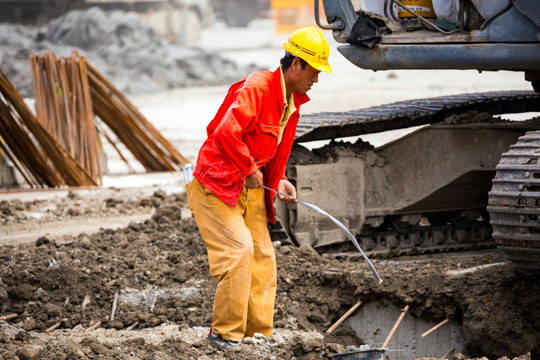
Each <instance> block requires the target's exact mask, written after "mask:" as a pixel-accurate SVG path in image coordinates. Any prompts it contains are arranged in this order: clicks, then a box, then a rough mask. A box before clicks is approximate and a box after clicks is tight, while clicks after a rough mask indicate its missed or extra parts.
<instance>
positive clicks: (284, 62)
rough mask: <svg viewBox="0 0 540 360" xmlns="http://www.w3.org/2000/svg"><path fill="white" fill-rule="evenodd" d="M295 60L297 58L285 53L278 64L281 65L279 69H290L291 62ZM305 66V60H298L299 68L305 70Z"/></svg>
mask: <svg viewBox="0 0 540 360" xmlns="http://www.w3.org/2000/svg"><path fill="white" fill-rule="evenodd" d="M295 58H297V56H294V55H293V54H291V53H290V52H288V51H285V55H284V56H283V57H282V58H281V60H279V63H280V64H281V68H282V69H283V71H285V70H287V69H288V68H290V67H291V65H292V62H293V60H294V59H295ZM298 59H300V58H298ZM306 65H307V62H306V60H304V59H300V66H301V67H302V69H305V68H306Z"/></svg>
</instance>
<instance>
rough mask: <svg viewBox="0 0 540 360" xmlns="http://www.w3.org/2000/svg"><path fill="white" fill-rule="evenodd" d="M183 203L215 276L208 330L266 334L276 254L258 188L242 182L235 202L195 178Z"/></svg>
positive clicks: (237, 337) (235, 336)
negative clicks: (202, 243)
mask: <svg viewBox="0 0 540 360" xmlns="http://www.w3.org/2000/svg"><path fill="white" fill-rule="evenodd" d="M186 190H187V196H188V200H189V207H190V209H191V211H192V212H193V214H194V215H195V221H196V222H197V226H198V227H199V230H200V232H201V235H202V238H203V240H204V242H205V244H206V248H207V252H208V262H209V265H210V275H212V276H213V277H214V278H215V279H216V281H217V289H216V294H215V298H214V310H213V317H212V329H213V330H212V332H213V333H214V334H219V335H221V336H222V337H223V338H224V339H225V340H231V341H241V340H242V339H243V338H244V337H252V336H253V335H254V334H255V333H261V334H263V335H265V336H271V335H272V325H273V316H274V302H275V297H276V286H277V285H276V284H277V280H276V278H277V270H276V257H275V253H274V248H273V246H272V241H271V240H270V235H269V234H268V228H267V226H266V210H265V203H264V189H263V188H260V189H247V188H246V187H244V188H243V190H242V193H241V195H240V199H239V200H238V203H237V205H236V207H230V206H229V205H227V204H225V203H224V202H223V201H221V200H220V199H218V198H217V197H216V196H215V195H214V194H212V193H211V192H210V191H209V190H208V189H206V188H205V187H204V186H203V185H201V184H200V183H199V182H198V181H197V179H194V180H193V181H192V182H190V183H189V184H187V186H186Z"/></svg>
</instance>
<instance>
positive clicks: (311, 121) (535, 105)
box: [295, 91, 540, 143]
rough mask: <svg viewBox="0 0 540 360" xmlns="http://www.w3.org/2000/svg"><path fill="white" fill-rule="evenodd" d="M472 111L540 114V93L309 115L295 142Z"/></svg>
mask: <svg viewBox="0 0 540 360" xmlns="http://www.w3.org/2000/svg"><path fill="white" fill-rule="evenodd" d="M469 110H475V111H478V112H487V113H489V114H492V115H495V114H503V113H513V112H516V113H518V112H526V111H540V94H537V93H535V92H532V91H505V92H484V93H475V94H461V95H451V96H441V97H435V98H428V99H415V100H407V101H400V102H396V103H392V104H386V105H380V106H373V107H369V108H366V109H360V110H353V111H348V112H323V113H316V114H307V115H302V117H301V118H300V120H299V122H298V127H297V129H296V140H295V141H296V142H297V143H301V142H308V141H314V140H330V139H337V138H341V137H348V136H357V135H363V134H370V133H376V132H381V131H387V130H395V129H403V128H408V127H411V126H418V125H427V124H434V123H438V122H441V121H443V120H444V119H445V118H447V117H448V116H450V115H454V114H459V113H464V112H467V111H469Z"/></svg>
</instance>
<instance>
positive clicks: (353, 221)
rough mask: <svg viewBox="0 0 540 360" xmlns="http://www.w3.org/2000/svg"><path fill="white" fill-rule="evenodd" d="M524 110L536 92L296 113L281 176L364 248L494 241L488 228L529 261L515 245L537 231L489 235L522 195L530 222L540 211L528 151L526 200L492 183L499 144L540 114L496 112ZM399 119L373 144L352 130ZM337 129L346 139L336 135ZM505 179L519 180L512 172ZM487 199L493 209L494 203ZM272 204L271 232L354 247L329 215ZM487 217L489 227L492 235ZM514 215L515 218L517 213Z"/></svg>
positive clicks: (536, 124)
mask: <svg viewBox="0 0 540 360" xmlns="http://www.w3.org/2000/svg"><path fill="white" fill-rule="evenodd" d="M532 111H540V94H536V93H534V92H495V93H493V92H490V93H478V94H464V95H454V96H443V97H438V98H429V99H416V100H412V101H403V102H398V103H393V104H388V105H382V106H375V107H371V108H366V109H360V110H355V111H350V112H342V113H318V114H311V115H303V116H302V118H301V119H300V122H299V125H298V129H297V137H296V144H295V146H294V148H293V151H292V153H291V157H290V159H289V163H288V165H287V177H288V178H289V180H290V181H291V182H292V183H293V184H294V185H295V186H296V189H297V194H298V198H299V199H302V200H304V201H307V202H310V203H313V204H316V205H317V206H319V207H321V208H323V209H324V210H325V211H328V212H329V213H330V214H332V215H333V216H334V217H336V218H337V219H339V220H340V221H341V222H342V223H343V224H344V225H345V226H347V227H348V228H349V229H350V230H351V231H352V232H353V233H355V234H356V237H357V239H358V241H359V243H360V245H361V246H362V248H363V250H364V251H365V252H366V253H367V254H368V255H370V256H375V257H390V256H396V255H402V254H417V253H429V252H443V251H452V250H464V249H481V248H492V247H495V246H496V243H495V241H494V240H493V238H495V239H497V242H498V243H500V244H505V246H506V247H507V248H508V251H513V254H515V252H516V251H518V250H516V248H521V253H520V255H515V256H520V257H521V258H525V259H524V262H527V261H529V263H528V264H527V265H526V266H527V267H528V268H531V267H533V268H534V267H535V266H536V267H537V266H538V264H537V261H536V263H535V261H533V260H530V259H529V253H528V252H527V251H523V249H524V248H528V247H529V245H532V246H537V241H538V240H531V242H532V243H531V244H525V243H526V242H527V241H529V239H532V238H534V237H535V236H536V237H538V234H536V235H530V236H528V237H527V236H524V239H522V240H521V242H519V244H516V243H515V242H508V241H506V240H505V239H504V235H502V234H501V235H500V236H499V235H497V234H498V233H497V231H499V232H501V233H503V232H504V230H497V229H498V228H499V227H502V226H504V227H505V229H507V228H508V227H511V226H514V227H515V226H516V225H513V224H509V222H510V221H511V220H509V217H512V216H514V215H513V213H512V211H511V210H509V209H508V208H512V207H515V206H525V205H524V204H527V205H528V206H529V208H528V209H529V210H528V211H529V217H528V219H532V220H530V222H534V221H536V225H531V228H532V229H533V230H536V229H537V228H538V221H537V218H536V217H537V216H538V214H539V213H540V211H539V210H538V206H536V205H537V203H536V202H534V201H537V200H536V199H539V198H540V186H536V182H537V181H538V182H540V180H535V179H537V178H536V175H535V174H534V170H535V167H534V166H535V165H534V164H535V163H536V161H535V160H534V161H533V162H534V164H533V165H531V166H532V168H531V169H529V175H528V176H529V177H530V178H531V184H529V185H524V186H526V188H527V191H528V192H529V193H530V194H529V196H530V198H528V200H527V201H525V200H523V199H522V195H521V193H520V192H519V191H507V193H504V194H503V195H501V194H500V193H502V192H503V191H505V190H500V191H499V190H495V186H496V185H495V184H498V182H497V180H493V181H494V185H493V188H494V190H493V191H491V192H490V189H491V188H492V179H493V178H495V177H496V174H497V177H499V176H502V175H499V174H500V173H501V171H502V170H501V168H500V166H502V165H499V167H498V165H497V164H498V163H499V160H500V158H501V154H503V153H505V152H507V151H508V149H514V145H513V144H515V143H516V142H518V139H520V137H522V136H524V134H526V133H527V132H528V131H533V130H536V129H539V128H540V118H535V119H530V120H526V121H509V120H505V119H503V118H499V117H497V116H495V115H497V114H508V113H522V112H532ZM398 129H407V130H406V131H408V132H409V133H407V134H406V135H404V136H403V137H401V138H399V139H397V140H394V141H391V142H389V143H387V144H385V145H382V146H380V147H377V148H375V147H373V146H371V145H370V144H369V143H367V142H365V141H363V140H362V139H361V138H360V136H361V135H366V134H371V133H376V132H383V131H388V130H398ZM411 129H412V130H411ZM530 136H531V135H529V137H530ZM340 138H347V139H346V141H343V140H341V141H337V140H336V139H340ZM315 140H328V141H330V142H329V143H327V144H326V145H324V146H323V147H320V148H317V149H312V150H309V149H308V148H307V147H306V146H304V145H307V146H309V142H311V141H315ZM527 149H528V150H529V153H527V154H528V155H530V156H532V157H533V158H534V159H537V158H538V154H540V153H535V151H536V150H535V148H532V150H531V148H527ZM537 150H538V149H537ZM515 151H519V152H520V153H523V151H522V150H515ZM516 156H517V155H512V156H510V158H511V159H513V158H514V157H516ZM520 156H521V155H520ZM508 157H509V156H508V155H504V156H503V159H504V158H508ZM514 162H515V161H514ZM538 174H540V170H538ZM523 176H525V175H523ZM507 177H510V178H512V179H514V177H515V176H513V175H507ZM538 178H540V175H538ZM512 181H514V180H511V181H510V182H512ZM512 184H513V186H518V185H517V180H516V181H515V183H514V182H512ZM533 185H534V186H533ZM507 188H508V187H507V186H505V189H507ZM536 191H537V192H536ZM535 192H536V193H535ZM488 194H489V195H488ZM495 196H501V197H502V198H503V200H498V201H499V202H497V204H500V206H497V209H498V210H497V211H499V213H498V214H501V216H502V217H503V218H504V219H505V220H500V225H496V224H495V222H496V221H499V220H495V219H494V218H490V214H489V213H488V211H487V209H486V207H487V205H488V199H489V202H490V204H492V203H493V202H494V201H495V200H493V199H494V197H495ZM535 196H538V198H536V197H535ZM533 199H534V201H533ZM488 209H489V210H490V212H493V211H494V210H495V205H490V207H489V208H488ZM276 211H277V214H278V218H279V220H280V223H279V224H278V226H277V227H272V228H271V232H272V234H273V236H274V239H278V238H280V237H281V238H282V239H284V238H285V237H286V238H287V239H290V240H291V241H293V242H294V243H296V244H299V245H302V244H307V245H310V246H313V247H314V248H316V249H317V250H319V251H321V252H327V253H333V254H335V255H336V256H346V257H354V256H359V255H360V254H359V253H356V252H355V250H354V247H353V245H352V243H350V241H349V240H348V238H347V237H346V235H345V234H343V233H342V232H341V231H340V229H339V228H337V227H336V226H335V224H333V223H332V221H331V220H329V219H328V218H325V217H324V216H322V215H320V214H317V213H315V212H313V211H311V210H310V209H308V208H305V207H301V206H291V205H284V204H282V203H280V202H276ZM534 219H536V220H534ZM490 220H491V224H492V225H493V226H494V227H495V229H496V234H495V235H493V237H492V226H491V225H490ZM512 221H516V222H517V223H518V224H521V223H523V221H522V220H520V218H519V217H518V218H517V220H516V219H514V220H512ZM506 231H508V230H506ZM535 242H536V243H535ZM509 256H510V255H509ZM535 256H536V257H538V254H536V255H535ZM531 262H532V263H533V265H530V263H531Z"/></svg>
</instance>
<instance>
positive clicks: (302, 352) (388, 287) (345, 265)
mask: <svg viewBox="0 0 540 360" xmlns="http://www.w3.org/2000/svg"><path fill="white" fill-rule="evenodd" d="M100 194H101V195H100ZM45 204H46V206H45ZM0 211H1V217H0V222H1V223H2V226H5V225H7V224H12V225H13V224H21V225H22V224H26V225H27V226H34V227H36V228H39V227H40V226H43V225H44V224H46V223H53V222H69V221H70V220H73V219H77V218H78V219H79V220H81V221H82V222H84V221H89V220H90V219H107V218H114V217H116V216H120V215H122V214H135V213H140V214H143V215H147V217H148V219H147V220H145V221H142V222H135V221H134V222H131V223H130V224H129V225H128V226H126V227H121V228H118V229H114V230H113V229H111V228H102V229H100V230H99V231H97V232H94V233H76V232H75V233H74V234H72V235H65V234H64V235H62V236H56V235H55V234H54V233H49V234H47V235H46V236H40V237H36V239H35V240H34V241H32V242H31V243H28V244H25V245H19V246H14V245H11V246H10V245H4V246H2V247H0V316H6V315H10V314H17V315H18V316H17V317H16V318H13V319H8V320H6V321H0V358H1V359H6V360H15V359H155V360H157V359H161V360H167V359H326V358H329V357H328V355H330V354H334V353H340V352H343V351H345V349H346V347H347V346H350V345H354V346H359V345H361V344H362V343H363V340H362V339H359V338H358V337H357V336H356V335H355V333H354V332H353V331H352V330H351V329H350V328H349V327H348V326H346V325H344V324H342V325H340V326H339V327H338V328H337V329H336V330H335V331H334V332H333V333H332V334H331V335H325V331H326V330H327V329H328V328H329V327H330V326H331V325H332V324H333V323H335V322H336V320H338V319H339V317H341V316H342V315H343V314H344V313H345V312H346V311H347V310H348V309H349V308H351V306H353V305H354V304H355V303H356V302H357V301H359V300H361V301H364V302H367V301H369V300H373V299H388V300H390V301H391V302H392V303H394V304H396V305H397V306H400V307H403V306H404V305H405V304H409V305H410V310H409V313H410V314H411V315H412V316H417V317H423V318H425V319H430V320H435V321H437V322H438V321H441V320H443V319H444V318H450V319H453V320H455V321H457V322H459V323H461V324H462V325H463V327H464V334H465V339H466V346H467V350H468V352H469V357H471V358H472V357H474V358H481V357H487V358H488V359H499V358H502V357H504V356H506V357H508V358H510V359H511V358H514V357H518V356H520V359H530V358H533V359H534V358H539V356H540V347H539V339H540V307H539V306H538V304H539V303H540V279H539V278H538V277H528V276H523V275H519V274H516V273H515V272H514V271H513V269H512V267H511V266H510V265H508V264H505V265H500V266H493V267H488V268H484V269H480V270H477V271H475V272H472V273H464V274H461V275H454V276H451V275H449V273H447V272H448V271H449V270H462V269H468V268H471V267H474V266H478V265H482V264H492V263H498V262H504V258H503V256H502V254H501V253H499V252H498V251H497V250H487V251H478V252H470V253H466V254H465V255H464V256H459V257H452V256H440V255H424V256H415V257H407V258H401V259H400V260H403V261H399V265H397V264H398V263H397V262H392V261H388V260H387V259H386V260H382V259H381V260H374V264H375V266H376V267H377V269H378V271H379V273H380V274H381V277H382V279H383V283H382V285H378V284H376V282H375V281H374V279H373V276H372V274H371V272H370V270H369V269H368V267H367V265H366V264H365V262H363V261H361V260H343V259H340V260H337V259H335V258H333V257H331V256H329V255H320V254H318V253H317V252H316V251H314V250H313V249H312V248H309V247H301V248H298V247H295V246H283V245H279V244H276V246H275V248H276V255H277V262H278V295H277V299H276V313H275V334H274V336H273V337H271V338H263V337H261V338H257V337H256V338H248V339H245V340H244V345H243V346H241V347H239V348H237V349H235V350H233V351H230V352H226V353H223V352H220V351H218V350H216V349H214V348H213V347H212V346H210V345H209V344H208V343H207V342H206V341H205V337H206V334H207V331H208V327H209V326H210V324H211V312H212V298H213V293H214V289H215V282H214V280H213V279H212V278H211V277H210V276H209V275H208V261H207V255H206V251H205V247H204V244H203V242H202V240H201V237H200V235H199V232H198V230H197V227H196V224H195V222H194V220H193V219H192V218H191V216H190V213H189V210H187V201H186V198H185V194H184V193H173V194H167V193H166V192H164V191H162V190H159V189H158V190H156V191H154V192H153V193H152V194H148V191H147V190H144V189H140V190H125V189H124V190H120V189H117V190H113V191H103V192H99V191H98V192H95V191H94V192H92V193H91V195H89V194H88V193H85V192H84V191H82V192H69V193H67V195H62V196H58V197H55V198H53V199H48V200H13V199H11V200H4V201H2V202H1V203H0ZM36 213H41V214H43V216H40V217H37V216H36V215H35V214H36ZM115 294H118V295H119V296H118V298H119V301H118V302H117V304H118V305H117V307H116V310H115V312H114V317H113V316H112V308H113V303H114V298H115ZM57 323H59V327H58V328H57V329H55V330H53V331H51V332H50V333H47V332H46V330H47V329H49V328H51V327H53V326H54V325H55V324H57ZM96 324H97V327H95V329H92V325H96ZM130 327H131V329H129V330H128V328H130ZM383 331H386V330H383ZM454 355H455V354H454ZM441 356H442V354H441ZM454 358H455V359H462V358H463V357H459V355H455V356H454Z"/></svg>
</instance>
